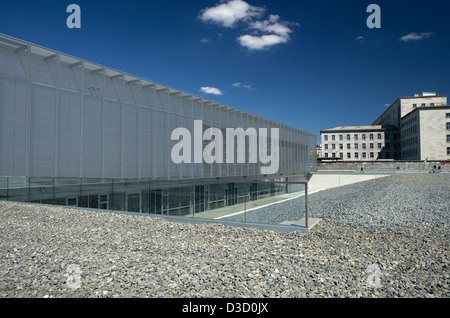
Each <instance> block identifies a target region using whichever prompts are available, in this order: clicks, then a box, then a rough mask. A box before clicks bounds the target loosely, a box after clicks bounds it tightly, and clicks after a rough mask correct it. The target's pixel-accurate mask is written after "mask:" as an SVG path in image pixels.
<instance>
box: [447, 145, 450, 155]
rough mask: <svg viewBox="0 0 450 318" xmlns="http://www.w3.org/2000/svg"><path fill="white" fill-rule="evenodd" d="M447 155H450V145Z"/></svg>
mask: <svg viewBox="0 0 450 318" xmlns="http://www.w3.org/2000/svg"><path fill="white" fill-rule="evenodd" d="M447 155H450V147H447Z"/></svg>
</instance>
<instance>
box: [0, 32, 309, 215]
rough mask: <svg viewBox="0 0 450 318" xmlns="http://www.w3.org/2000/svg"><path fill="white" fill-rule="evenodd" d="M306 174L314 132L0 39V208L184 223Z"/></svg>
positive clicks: (280, 189) (273, 191)
mask: <svg viewBox="0 0 450 318" xmlns="http://www.w3.org/2000/svg"><path fill="white" fill-rule="evenodd" d="M177 129H182V131H183V132H188V133H190V134H191V135H189V137H185V138H186V139H188V140H183V141H184V142H185V145H189V146H192V148H191V149H187V148H182V150H183V151H181V152H180V151H179V152H177V155H180V153H182V156H183V158H184V160H183V161H181V162H178V161H176V160H174V159H173V153H174V151H175V149H178V148H176V147H177V145H179V143H180V138H181V137H180V136H179V135H177V134H174V133H175V131H177ZM229 130H231V133H233V134H234V135H232V136H231V139H227V138H225V136H226V135H227V133H229V132H230V131H229ZM276 133H278V135H277V134H276ZM219 135H221V137H222V136H223V138H224V139H223V145H222V146H221V147H219V145H218V144H217V142H219V140H217V138H218V136H219ZM199 136H200V137H199ZM208 136H209V138H208ZM212 136H214V137H212ZM202 137H203V138H202ZM263 137H266V138H265V139H264V138H263ZM199 138H200V139H199ZM213 140H214V142H215V143H214V146H215V147H212V146H211V145H212V144H213V142H212V141H213ZM220 141H222V140H220ZM263 141H267V142H263ZM208 146H209V148H208ZM241 146H242V147H241ZM207 149H209V151H210V152H209V155H210V157H212V158H213V159H214V160H204V158H203V157H204V156H202V154H204V153H205V152H207ZM178 150H180V149H178ZM255 152H256V153H257V154H259V157H258V156H257V155H256V154H255ZM262 154H265V155H267V157H268V158H271V160H270V161H267V160H261V155H262ZM269 154H270V155H269ZM275 155H277V156H275ZM258 158H259V159H260V160H257V159H258ZM209 159H211V158H209ZM266 159H267V158H266ZM275 161H277V162H275ZM274 165H275V168H276V169H264V168H268V167H271V166H272V167H273V166H274ZM271 170H273V171H271ZM315 170H316V137H315V135H314V134H311V133H307V132H304V131H301V130H299V129H296V128H293V127H289V126H287V125H284V124H281V123H278V122H275V121H272V120H270V119H266V118H263V117H260V116H257V115H254V114H250V113H248V112H245V111H242V110H239V109H236V108H233V107H229V106H226V105H223V104H220V103H217V102H214V101H212V100H209V99H205V98H202V97H199V96H196V95H193V94H189V93H186V92H183V91H180V90H177V89H174V88H171V87H168V86H165V85H162V84H158V83H156V82H153V81H150V80H147V79H144V78H140V77H137V76H133V75H130V74H127V73H124V72H122V71H118V70H114V69H112V68H108V67H105V66H102V65H99V64H96V63H93V62H89V61H85V60H83V59H80V58H77V57H73V56H70V55H67V54H64V53H61V52H57V51H54V50H51V49H47V48H44V47H41V46H38V45H35V44H31V43H29V42H26V41H23V40H19V39H16V38H12V37H10V36H7V35H0V179H1V180H0V199H2V198H3V199H5V198H6V199H14V197H15V198H16V199H17V200H22V201H31V202H41V203H55V204H61V205H74V206H81V207H90V208H101V209H117V210H121V211H134V212H147V213H167V214H176V215H185V214H193V213H197V212H203V211H206V210H210V209H214V208H219V207H225V206H229V205H233V204H237V203H240V202H243V199H242V198H244V197H245V198H250V199H259V198H261V197H266V196H273V195H278V194H281V193H286V192H289V186H288V183H287V182H288V181H298V182H307V181H308V179H309V178H310V175H311V173H313V172H315ZM267 171H269V172H267ZM1 177H2V178H3V179H2V178H1ZM2 182H3V185H2ZM80 184H82V186H81V185H80ZM44 185H45V186H44ZM58 185H60V187H57V186H58ZM11 186H13V188H11ZM2 187H3V190H4V191H3V192H2ZM5 189H8V190H5ZM12 189H13V190H14V189H15V190H14V191H13V190H12ZM36 189H37V190H36ZM61 189H65V190H61ZM79 189H84V190H85V192H84V193H82V194H80V191H81V190H79ZM69 192H72V193H71V194H69Z"/></svg>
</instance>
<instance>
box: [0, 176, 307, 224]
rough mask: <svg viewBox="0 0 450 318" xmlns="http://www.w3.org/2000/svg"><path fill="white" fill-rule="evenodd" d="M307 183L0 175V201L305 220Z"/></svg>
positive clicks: (271, 221)
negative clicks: (166, 180)
mask: <svg viewBox="0 0 450 318" xmlns="http://www.w3.org/2000/svg"><path fill="white" fill-rule="evenodd" d="M306 196H307V184H306V182H300V181H299V182H296V181H289V180H288V179H287V178H279V179H275V180H247V181H235V182H229V183H223V182H219V181H217V182H214V181H210V182H205V181H204V180H201V181H198V182H187V183H183V182H182V183H177V184H175V183H173V182H155V181H153V180H142V179H141V180H138V179H74V178H34V177H0V200H3V201H14V202H29V203H38V204H48V205H59V206H69V207H70V206H72V207H79V208H89V209H95V210H106V211H118V212H135V213H145V214H152V215H165V216H177V217H186V218H200V219H214V220H222V221H234V222H247V223H261V224H283V223H285V224H286V223H287V224H292V223H293V222H295V224H296V225H299V226H306V224H307V205H306V204H307V203H306ZM285 205H286V206H285Z"/></svg>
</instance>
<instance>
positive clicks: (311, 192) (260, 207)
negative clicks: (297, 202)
mask: <svg viewBox="0 0 450 318" xmlns="http://www.w3.org/2000/svg"><path fill="white" fill-rule="evenodd" d="M319 191H322V190H314V191H310V192H308V195H309V194H313V193H317V192H319ZM303 196H305V194H304V193H303V194H300V195H297V196H295V197H292V198H289V199H286V200H282V201H278V202H273V203H269V204H266V205H262V206H258V207H256V208H252V209H248V210H245V211H241V212H236V213H233V214H228V215H225V216H220V217H218V218H215V219H214V220H220V219H224V218H229V217H232V216H235V215H239V214H243V213H246V212H250V211H253V210H258V209H262V208H266V207H268V206H271V205H274V204H279V203H283V202H286V201H290V200H294V199H298V198H300V197H303Z"/></svg>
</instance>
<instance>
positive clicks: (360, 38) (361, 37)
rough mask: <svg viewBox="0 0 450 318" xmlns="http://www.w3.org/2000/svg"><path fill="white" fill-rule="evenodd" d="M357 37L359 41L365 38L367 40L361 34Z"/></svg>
mask: <svg viewBox="0 0 450 318" xmlns="http://www.w3.org/2000/svg"><path fill="white" fill-rule="evenodd" d="M356 39H357V40H358V41H364V40H365V37H363V36H362V35H360V36H358V37H357V38H356Z"/></svg>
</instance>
